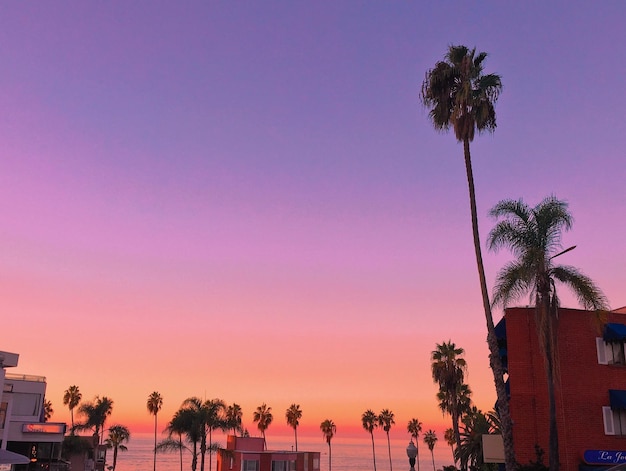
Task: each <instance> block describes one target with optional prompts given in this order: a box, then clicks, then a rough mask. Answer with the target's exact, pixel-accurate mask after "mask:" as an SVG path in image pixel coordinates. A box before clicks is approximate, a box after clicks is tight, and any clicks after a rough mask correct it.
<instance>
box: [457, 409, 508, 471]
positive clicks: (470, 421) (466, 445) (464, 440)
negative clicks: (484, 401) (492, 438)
mask: <svg viewBox="0 0 626 471" xmlns="http://www.w3.org/2000/svg"><path fill="white" fill-rule="evenodd" d="M498 432H499V429H498V426H497V423H496V421H495V420H494V415H493V414H492V413H488V414H484V413H483V412H482V411H480V410H479V409H477V408H476V407H473V408H472V409H471V410H470V411H469V413H468V414H467V415H466V416H465V417H463V426H462V429H461V446H460V447H459V448H458V451H457V453H456V454H457V455H459V458H462V459H464V460H465V461H467V462H468V463H470V465H471V468H472V469H483V464H484V458H483V444H482V436H483V435H486V434H493V433H498Z"/></svg>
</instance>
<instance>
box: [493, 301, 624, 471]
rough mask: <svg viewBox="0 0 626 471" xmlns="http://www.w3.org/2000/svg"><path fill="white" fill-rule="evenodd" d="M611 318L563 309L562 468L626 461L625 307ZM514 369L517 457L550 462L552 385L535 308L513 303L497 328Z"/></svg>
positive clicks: (510, 370) (522, 460)
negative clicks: (548, 380) (542, 453)
mask: <svg viewBox="0 0 626 471" xmlns="http://www.w3.org/2000/svg"><path fill="white" fill-rule="evenodd" d="M604 321H605V323H601V322H598V320H597V319H596V316H595V315H594V313H592V312H589V311H582V310H576V309H560V311H559V326H558V329H559V330H558V332H559V335H558V339H559V340H558V342H559V343H558V366H557V369H558V372H559V378H560V385H558V386H557V388H556V410H557V424H558V433H559V454H560V456H559V461H560V464H561V469H563V470H564V471H578V470H580V469H588V468H589V467H595V466H607V465H611V464H613V463H625V462H626V359H625V358H624V342H625V341H626V308H622V309H618V310H616V311H612V312H610V313H609V314H608V319H604ZM497 332H498V337H499V341H500V345H501V353H502V355H503V360H504V363H505V366H506V367H507V372H508V386H509V390H510V409H511V418H512V420H513V439H514V446H515V453H516V458H517V460H518V462H520V463H521V464H527V463H529V462H530V461H531V460H532V461H534V460H535V458H536V454H535V444H537V445H539V446H540V447H541V448H542V449H543V450H544V451H545V457H544V463H546V464H547V463H548V456H547V455H548V435H549V415H548V392H547V384H546V373H545V368H544V361H543V358H542V356H541V349H540V346H539V343H538V340H537V333H536V328H535V321H534V309H533V308H510V309H507V310H506V313H505V317H504V319H503V320H502V321H500V323H499V324H498V327H497Z"/></svg>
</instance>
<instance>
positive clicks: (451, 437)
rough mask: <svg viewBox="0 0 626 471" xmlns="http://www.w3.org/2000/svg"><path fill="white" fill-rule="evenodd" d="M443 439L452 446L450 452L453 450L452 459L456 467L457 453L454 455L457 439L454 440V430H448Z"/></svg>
mask: <svg viewBox="0 0 626 471" xmlns="http://www.w3.org/2000/svg"><path fill="white" fill-rule="evenodd" d="M443 439H444V440H445V441H446V443H447V444H448V445H449V446H450V450H452V459H453V460H454V464H455V465H456V455H457V454H456V453H454V445H455V443H456V438H454V429H452V428H448V429H446V431H445V433H444V434H443Z"/></svg>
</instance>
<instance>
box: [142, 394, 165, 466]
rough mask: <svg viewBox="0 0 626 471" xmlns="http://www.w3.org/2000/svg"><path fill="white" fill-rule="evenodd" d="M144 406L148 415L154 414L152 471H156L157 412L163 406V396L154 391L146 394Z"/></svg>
mask: <svg viewBox="0 0 626 471" xmlns="http://www.w3.org/2000/svg"><path fill="white" fill-rule="evenodd" d="M146 407H147V408H148V412H149V413H150V415H154V471H156V453H157V451H156V446H157V414H158V413H159V411H160V410H161V407H163V398H162V397H161V395H160V394H159V393H158V392H156V391H154V392H153V393H152V394H150V396H148V401H147V402H146Z"/></svg>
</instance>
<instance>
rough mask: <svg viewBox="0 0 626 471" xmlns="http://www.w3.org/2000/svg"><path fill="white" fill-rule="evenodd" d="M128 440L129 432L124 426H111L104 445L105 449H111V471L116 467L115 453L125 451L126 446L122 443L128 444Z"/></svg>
mask: <svg viewBox="0 0 626 471" xmlns="http://www.w3.org/2000/svg"><path fill="white" fill-rule="evenodd" d="M128 440H130V431H129V430H128V428H127V427H125V426H124V425H113V426H111V428H110V429H109V438H107V439H106V440H105V441H104V443H105V444H106V446H107V448H113V466H112V468H111V471H115V467H116V466H117V452H118V450H119V451H126V450H128V448H126V445H124V443H128Z"/></svg>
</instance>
